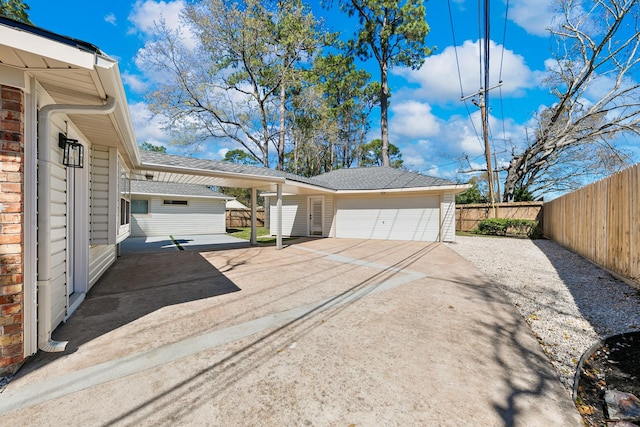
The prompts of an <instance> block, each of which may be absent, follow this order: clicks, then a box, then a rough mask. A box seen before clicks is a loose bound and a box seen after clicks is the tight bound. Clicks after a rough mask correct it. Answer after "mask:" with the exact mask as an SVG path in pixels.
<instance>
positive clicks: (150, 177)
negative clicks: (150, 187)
mask: <svg viewBox="0 0 640 427" xmlns="http://www.w3.org/2000/svg"><path fill="white" fill-rule="evenodd" d="M144 177H145V178H146V179H147V181H152V180H153V174H152V173H151V172H147V173H146V174H145V175H144Z"/></svg>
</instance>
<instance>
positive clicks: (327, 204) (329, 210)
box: [322, 196, 334, 237]
mask: <svg viewBox="0 0 640 427" xmlns="http://www.w3.org/2000/svg"><path fill="white" fill-rule="evenodd" d="M333 203H334V200H333V197H332V196H324V227H323V230H322V235H323V236H324V237H327V236H332V234H331V229H332V227H333V211H334V209H333Z"/></svg>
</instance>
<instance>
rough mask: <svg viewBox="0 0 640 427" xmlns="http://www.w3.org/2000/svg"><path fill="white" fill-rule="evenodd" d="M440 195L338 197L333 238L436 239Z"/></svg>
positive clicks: (437, 235)
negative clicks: (334, 236) (334, 235)
mask: <svg viewBox="0 0 640 427" xmlns="http://www.w3.org/2000/svg"><path fill="white" fill-rule="evenodd" d="M439 202H440V197H439V196H408V197H407V196H401V197H398V196H391V195H386V196H384V195H381V196H377V197H349V198H338V199H337V213H336V237H343V238H359V239H383V240H417V241H431V242H433V241H437V240H438V238H439V232H438V231H439V224H440V203H439Z"/></svg>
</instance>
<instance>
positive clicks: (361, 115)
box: [286, 52, 377, 176]
mask: <svg viewBox="0 0 640 427" xmlns="http://www.w3.org/2000/svg"><path fill="white" fill-rule="evenodd" d="M304 77H305V81H304V83H303V84H300V85H299V86H298V87H297V88H296V90H295V91H293V92H292V94H291V102H290V111H289V115H288V117H289V120H290V123H291V124H290V128H291V133H290V139H291V141H292V143H293V150H292V151H291V152H289V153H288V154H287V155H286V170H287V171H289V172H292V173H296V174H300V175H303V176H314V175H318V174H321V173H323V172H328V171H331V170H333V169H336V168H348V167H350V166H351V165H352V164H353V163H354V162H356V161H357V160H358V156H359V153H360V148H361V146H362V144H364V142H365V135H366V133H367V130H368V128H369V114H370V112H371V109H372V108H373V106H374V105H375V103H376V99H377V90H376V87H377V84H375V83H370V82H369V79H370V77H371V76H370V75H369V74H368V73H367V72H366V71H363V70H358V69H356V67H355V64H354V61H353V58H351V57H349V56H347V55H344V54H340V53H335V52H334V53H330V54H328V55H324V56H318V57H316V58H315V61H314V64H313V68H312V69H310V70H308V72H306V73H305V74H304Z"/></svg>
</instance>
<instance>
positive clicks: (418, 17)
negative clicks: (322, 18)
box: [340, 0, 431, 166]
mask: <svg viewBox="0 0 640 427" xmlns="http://www.w3.org/2000/svg"><path fill="white" fill-rule="evenodd" d="M340 8H341V9H342V10H343V11H344V12H346V13H347V14H348V15H349V16H355V17H357V18H358V22H359V26H358V28H357V30H356V33H355V34H354V37H355V38H354V39H353V40H352V41H351V43H350V47H351V51H352V52H353V53H354V54H356V55H357V56H358V57H360V59H362V60H368V59H370V58H371V57H373V58H375V60H376V61H377V62H378V66H379V68H380V87H379V88H380V95H379V98H380V129H381V135H382V163H383V165H384V166H390V153H389V130H388V128H389V126H388V109H389V97H390V94H391V92H390V88H389V83H388V74H389V70H390V69H391V68H392V67H394V66H398V65H400V66H407V67H411V68H414V69H415V68H419V67H420V66H421V65H422V64H423V63H424V60H425V58H426V56H427V55H429V54H430V53H431V49H429V48H428V47H427V46H425V38H426V36H427V34H428V33H429V26H428V25H427V21H426V9H425V6H424V1H423V0H340Z"/></svg>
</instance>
